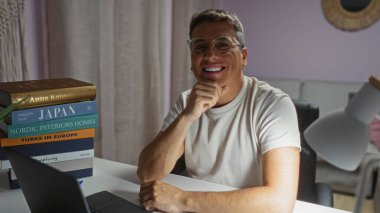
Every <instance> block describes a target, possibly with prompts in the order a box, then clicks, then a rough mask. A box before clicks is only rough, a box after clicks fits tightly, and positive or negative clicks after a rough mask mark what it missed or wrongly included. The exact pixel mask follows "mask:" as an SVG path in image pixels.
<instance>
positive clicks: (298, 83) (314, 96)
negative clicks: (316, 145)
mask: <svg viewBox="0 0 380 213" xmlns="http://www.w3.org/2000/svg"><path fill="white" fill-rule="evenodd" d="M257 78H258V79H259V80H262V81H266V82H268V83H269V84H270V85H272V86H274V87H277V88H279V89H281V90H282V91H284V92H286V93H288V94H289V96H290V97H291V98H292V99H298V100H306V101H309V102H311V103H315V104H317V105H318V106H319V110H320V117H322V116H324V115H326V114H327V113H329V112H331V111H334V110H337V109H339V108H342V107H345V106H346V104H347V102H348V101H349V97H350V95H352V94H353V93H355V92H357V91H358V90H359V89H360V88H361V86H362V85H363V83H364V82H337V81H322V80H298V79H281V78H266V77H257ZM370 153H373V154H380V150H378V148H377V147H376V146H374V145H373V144H372V143H368V148H367V153H366V155H365V156H367V155H368V154H370ZM365 156H364V157H363V160H362V163H361V165H360V166H359V167H358V169H356V170H355V171H353V172H349V171H344V170H341V169H339V168H336V167H335V166H333V165H331V164H329V163H328V162H326V161H324V160H323V159H321V158H318V161H317V177H316V180H317V181H318V182H323V183H328V184H329V185H330V186H331V188H332V190H333V191H334V192H339V193H344V194H351V195H353V194H355V190H356V185H357V183H358V179H359V177H360V171H361V170H360V168H361V167H362V165H363V164H365V161H366V157H365ZM377 180H378V177H377V171H375V172H374V173H373V174H372V175H371V176H370V177H368V180H367V181H366V183H367V184H366V188H365V194H366V196H367V197H369V198H373V196H374V194H375V193H374V192H375V187H376V182H378V181H377ZM379 185H380V184H377V190H379V187H380V186H379ZM377 193H378V194H380V192H377ZM378 194H376V195H378Z"/></svg>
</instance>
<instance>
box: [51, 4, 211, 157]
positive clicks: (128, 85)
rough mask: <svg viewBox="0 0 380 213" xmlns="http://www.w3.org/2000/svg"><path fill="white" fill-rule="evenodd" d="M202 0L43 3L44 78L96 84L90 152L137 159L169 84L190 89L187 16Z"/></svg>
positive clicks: (159, 116) (165, 105)
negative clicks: (96, 115) (95, 119)
mask: <svg viewBox="0 0 380 213" xmlns="http://www.w3.org/2000/svg"><path fill="white" fill-rule="evenodd" d="M201 2H202V3H201ZM205 2H209V1H200V0H199V1H186V0H181V1H172V0H160V1H156V0H80V1H79V0H64V1H62V0H49V1H46V16H47V28H48V52H49V53H48V55H49V77H51V78H54V77H73V78H77V79H81V80H84V81H89V82H93V83H94V84H96V86H97V102H98V106H99V119H100V125H99V128H98V130H97V136H96V145H95V148H96V155H97V156H98V157H103V158H107V159H111V160H116V161H120V162H125V163H131V164H137V162H138V156H139V153H140V151H141V149H142V148H143V147H144V146H145V145H146V144H147V143H149V142H150V140H152V139H153V137H154V135H155V134H157V132H158V131H159V129H160V127H161V124H162V121H163V118H164V117H165V115H166V113H167V111H168V110H169V105H170V90H171V86H172V87H173V88H176V89H177V90H179V88H180V89H182V88H190V87H191V85H192V80H191V78H192V77H191V73H190V68H189V63H188V62H189V55H188V54H189V53H188V49H187V47H186V39H187V31H188V21H189V16H190V14H191V13H192V12H193V11H195V9H194V8H195V7H198V9H199V8H202V7H203V8H204V7H205V6H208V4H205ZM182 4H184V5H185V6H179V5H182ZM177 10H178V11H177ZM173 11H174V13H173ZM173 24H174V25H173ZM173 29H174V31H173ZM173 32H174V35H173ZM172 36H173V37H183V41H181V40H182V38H181V40H180V39H177V40H175V41H174V43H172V42H173V41H172ZM172 55H173V57H172ZM172 61H177V62H175V63H174V62H172ZM171 67H173V72H172V68H171ZM172 73H173V75H172ZM174 73H176V74H174ZM183 75H184V76H183ZM176 78H178V79H179V80H178V81H177V80H176ZM189 79H190V80H189Z"/></svg>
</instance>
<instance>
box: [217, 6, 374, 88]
mask: <svg viewBox="0 0 380 213" xmlns="http://www.w3.org/2000/svg"><path fill="white" fill-rule="evenodd" d="M320 4H321V3H320V0H286V1H280V0H265V1H262V0H233V1H232V0H221V2H220V6H221V8H223V9H227V10H230V11H232V12H235V13H237V14H238V16H239V17H240V19H241V21H242V22H243V25H244V27H245V35H246V40H247V46H248V53H249V57H248V66H247V67H246V73H247V74H248V75H251V76H264V77H284V78H296V79H319V80H337V81H366V80H367V79H368V77H369V76H370V75H372V74H376V75H377V76H380V21H379V22H377V23H375V24H374V25H373V26H372V27H370V28H368V29H365V30H362V31H358V32H343V31H341V30H338V29H336V28H334V27H333V26H332V25H330V24H329V23H328V22H327V21H326V19H325V18H324V16H323V13H322V9H321V5H320Z"/></svg>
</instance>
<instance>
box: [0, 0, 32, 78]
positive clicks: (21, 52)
mask: <svg viewBox="0 0 380 213" xmlns="http://www.w3.org/2000/svg"><path fill="white" fill-rule="evenodd" d="M24 8H25V1H24V0H0V82H6V81H21V80H27V79H28V70H27V66H26V54H25V30H24V11H25V10H24Z"/></svg>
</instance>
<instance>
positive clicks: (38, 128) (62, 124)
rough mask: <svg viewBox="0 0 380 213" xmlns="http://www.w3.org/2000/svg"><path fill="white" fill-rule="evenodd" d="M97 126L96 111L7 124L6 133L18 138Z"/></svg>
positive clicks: (9, 136)
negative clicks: (32, 121)
mask: <svg viewBox="0 0 380 213" xmlns="http://www.w3.org/2000/svg"><path fill="white" fill-rule="evenodd" d="M97 126H98V114H97V113H96V114H90V115H82V116H76V117H68V118H61V119H56V120H48V121H40V122H34V123H28V124H19V125H8V126H7V134H8V138H19V137H25V136H34V135H41V134H49V133H55V132H65V131H71V130H77V129H88V128H96V127H97Z"/></svg>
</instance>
